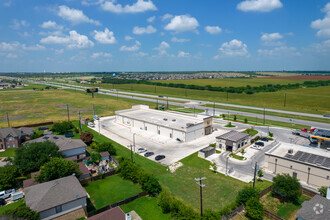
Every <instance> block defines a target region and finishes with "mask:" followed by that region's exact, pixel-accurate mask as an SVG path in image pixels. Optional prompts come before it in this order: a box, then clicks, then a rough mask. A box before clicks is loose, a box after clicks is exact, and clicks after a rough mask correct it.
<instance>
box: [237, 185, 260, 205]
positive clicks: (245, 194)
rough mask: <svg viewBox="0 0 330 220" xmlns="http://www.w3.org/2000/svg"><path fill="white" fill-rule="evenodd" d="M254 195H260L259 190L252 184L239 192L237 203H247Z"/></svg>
mask: <svg viewBox="0 0 330 220" xmlns="http://www.w3.org/2000/svg"><path fill="white" fill-rule="evenodd" d="M252 197H259V190H257V189H256V188H253V187H252V186H246V187H244V188H243V189H242V190H240V191H239V192H238V195H237V197H236V203H237V205H242V204H245V203H246V202H247V201H248V200H249V199H250V198H252Z"/></svg>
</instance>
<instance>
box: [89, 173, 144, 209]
mask: <svg viewBox="0 0 330 220" xmlns="http://www.w3.org/2000/svg"><path fill="white" fill-rule="evenodd" d="M84 187H85V189H86V191H87V192H88V194H89V195H90V198H91V201H92V203H93V205H94V207H95V208H96V209H99V208H102V207H104V206H107V205H110V204H112V203H114V202H118V201H120V200H123V199H126V198H129V197H131V196H134V195H136V194H138V193H140V192H142V190H141V189H140V187H139V186H138V185H137V184H134V183H133V182H131V181H129V180H124V179H122V178H121V177H120V176H119V175H114V176H110V177H107V178H105V179H102V180H98V181H94V182H91V183H88V184H87V185H85V186H84Z"/></svg>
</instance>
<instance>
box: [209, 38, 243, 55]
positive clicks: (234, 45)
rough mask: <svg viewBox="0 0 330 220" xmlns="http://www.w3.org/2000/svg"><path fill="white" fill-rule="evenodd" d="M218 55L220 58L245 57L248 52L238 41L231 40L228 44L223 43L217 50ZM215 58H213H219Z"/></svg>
mask: <svg viewBox="0 0 330 220" xmlns="http://www.w3.org/2000/svg"><path fill="white" fill-rule="evenodd" d="M219 51H220V55H222V56H247V55H249V52H248V50H247V45H246V44H244V43H243V42H242V41H239V40H236V39H234V40H231V41H230V42H225V43H223V44H222V45H221V47H220V48H219ZM219 57H220V56H216V57H215V58H219Z"/></svg>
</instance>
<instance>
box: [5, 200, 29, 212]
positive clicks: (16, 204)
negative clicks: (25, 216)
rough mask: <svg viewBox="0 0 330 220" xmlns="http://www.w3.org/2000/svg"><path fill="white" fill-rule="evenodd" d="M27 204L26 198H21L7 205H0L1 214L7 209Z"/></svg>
mask: <svg viewBox="0 0 330 220" xmlns="http://www.w3.org/2000/svg"><path fill="white" fill-rule="evenodd" d="M24 204H25V200H24V199H22V200H19V201H17V202H14V203H11V204H9V205H6V206H2V207H0V216H1V215H2V214H3V213H4V212H5V211H7V210H10V209H16V208H17V207H19V206H21V205H22V206H23V205H24Z"/></svg>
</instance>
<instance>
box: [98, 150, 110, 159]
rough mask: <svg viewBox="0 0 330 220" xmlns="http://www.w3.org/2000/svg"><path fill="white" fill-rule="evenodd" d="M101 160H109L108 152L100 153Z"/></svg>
mask: <svg viewBox="0 0 330 220" xmlns="http://www.w3.org/2000/svg"><path fill="white" fill-rule="evenodd" d="M100 155H101V157H102V160H110V154H109V152H108V151H104V152H101V153H100Z"/></svg>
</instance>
